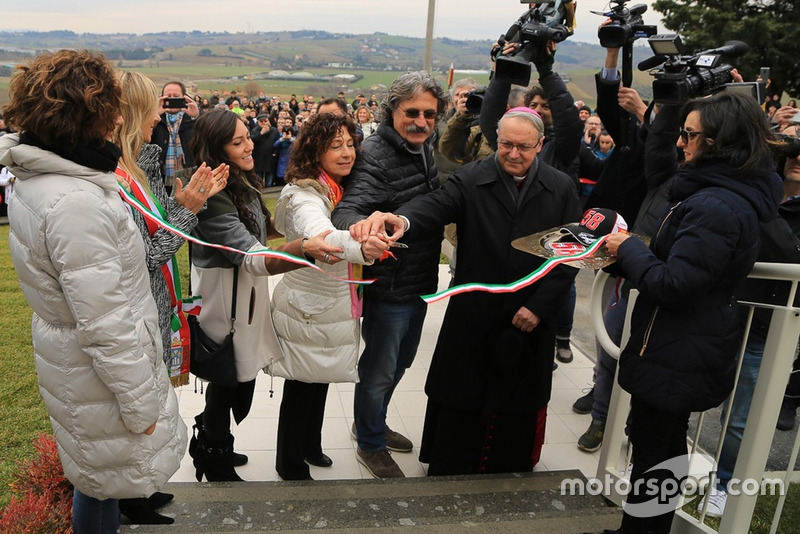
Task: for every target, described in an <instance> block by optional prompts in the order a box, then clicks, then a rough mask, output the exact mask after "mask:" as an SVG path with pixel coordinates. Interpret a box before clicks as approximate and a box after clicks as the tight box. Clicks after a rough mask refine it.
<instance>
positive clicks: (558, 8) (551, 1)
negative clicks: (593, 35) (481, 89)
mask: <svg viewBox="0 0 800 534" xmlns="http://www.w3.org/2000/svg"><path fill="white" fill-rule="evenodd" d="M531 3H533V4H535V5H534V7H532V8H531V9H529V10H528V11H527V12H525V14H524V15H522V16H521V17H520V18H519V20H517V21H516V22H515V23H514V24H512V25H511V27H510V28H509V29H508V31H507V32H506V34H505V35H501V36H500V39H499V40H498V43H499V44H500V46H503V45H505V44H506V43H518V44H519V45H521V46H519V47H518V48H517V51H516V53H515V54H514V55H513V56H506V57H498V58H497V64H496V66H495V76H496V77H497V79H498V80H502V81H506V82H509V83H513V84H516V85H528V83H529V82H530V81H531V61H532V60H533V59H534V58H535V57H537V56H539V55H543V54H546V53H547V43H548V42H549V41H554V42H556V43H559V42H561V41H563V40H564V39H566V38H567V37H569V36H570V35H572V32H571V31H570V30H569V28H568V27H567V25H566V24H565V22H567V14H566V13H565V11H564V8H563V4H562V0H538V1H535V2H531Z"/></svg>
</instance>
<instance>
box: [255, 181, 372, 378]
mask: <svg viewBox="0 0 800 534" xmlns="http://www.w3.org/2000/svg"><path fill="white" fill-rule="evenodd" d="M323 191H324V189H323V186H322V184H320V183H319V181H318V180H312V179H304V180H298V181H297V182H296V183H292V184H288V185H287V186H286V187H284V188H283V191H281V197H280V199H279V200H278V206H277V209H276V211H275V228H276V229H277V230H278V231H279V232H281V233H282V234H283V235H285V236H286V240H287V241H292V240H294V239H298V238H300V237H313V236H315V235H317V234H319V233H321V232H324V231H326V230H334V231H333V232H332V233H331V234H329V235H328V236H327V237H326V238H325V241H326V242H327V243H328V244H330V245H333V246H337V247H341V248H342V250H343V251H344V252H343V253H341V254H339V256H340V257H342V258H343V259H344V260H346V261H340V262H339V263H337V264H335V265H328V264H319V266H320V267H321V268H322V269H324V270H325V271H327V272H328V273H331V274H333V275H335V276H338V277H342V278H344V277H347V276H348V274H347V265H348V262H353V263H362V264H363V263H372V262H368V261H366V260H365V259H364V256H363V254H362V253H361V245H360V244H359V243H357V242H356V241H354V240H353V239H352V238H351V237H350V233H349V232H348V231H346V230H336V229H335V228H334V226H333V224H332V223H331V220H330V215H331V210H332V207H331V203H330V201H329V200H328V199H327V198H326V197H325V195H324V194H323ZM272 323H273V325H274V326H275V332H276V334H277V335H278V341H279V342H280V344H281V348H282V349H283V353H284V355H285V356H284V358H283V360H281V361H277V362H274V363H272V364H271V365H270V367H268V371H269V372H270V373H271V374H275V375H277V376H282V377H284V378H290V379H293V380H300V381H302V382H321V383H335V382H358V368H357V361H358V353H359V341H360V327H359V321H358V318H357V317H354V316H353V313H352V310H351V299H350V285H349V284H347V283H345V282H342V281H340V280H336V279H334V278H332V277H330V276H326V275H325V274H323V273H320V272H319V271H317V270H315V269H297V270H295V271H290V272H288V273H286V274H284V275H283V278H282V279H281V281H280V282H279V283H278V285H277V286H276V287H275V291H274V292H273V295H272Z"/></svg>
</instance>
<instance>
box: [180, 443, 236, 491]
mask: <svg viewBox="0 0 800 534" xmlns="http://www.w3.org/2000/svg"><path fill="white" fill-rule="evenodd" d="M192 460H193V462H192V463H193V464H194V468H195V477H196V478H197V481H198V482H200V481H202V480H203V475H205V477H206V480H208V481H209V482H244V480H243V479H242V478H240V477H239V475H237V474H236V470H235V469H234V468H233V436H231V435H228V437H227V438H226V439H224V440H222V441H219V442H212V441H210V440H206V439H198V440H197V443H196V445H195V449H194V454H192Z"/></svg>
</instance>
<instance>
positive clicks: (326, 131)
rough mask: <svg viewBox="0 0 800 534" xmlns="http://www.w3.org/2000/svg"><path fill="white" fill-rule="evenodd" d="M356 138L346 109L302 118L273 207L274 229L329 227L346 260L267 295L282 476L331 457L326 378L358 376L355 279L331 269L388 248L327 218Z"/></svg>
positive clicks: (305, 474) (343, 269)
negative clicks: (274, 345) (325, 439)
mask: <svg viewBox="0 0 800 534" xmlns="http://www.w3.org/2000/svg"><path fill="white" fill-rule="evenodd" d="M359 138H360V136H359V135H357V134H356V126H355V124H354V123H353V121H352V119H350V118H347V117H345V116H343V115H333V114H330V113H322V114H317V115H313V116H312V118H311V119H309V120H308V121H306V123H305V125H304V126H303V129H302V130H301V132H300V135H299V136H298V138H297V141H296V142H295V144H294V148H293V149H292V156H291V160H290V161H289V167H288V169H287V171H286V178H287V179H288V181H289V184H288V185H287V186H286V187H284V188H283V191H282V192H281V197H280V199H279V200H278V206H277V209H276V211H275V228H276V229H277V230H278V231H279V232H281V233H282V234H284V235H285V236H286V239H287V240H292V239H298V238H303V237H308V236H312V235H317V234H319V233H320V232H325V231H331V233H330V234H328V235H327V236H326V237H325V240H326V241H327V242H328V243H329V244H331V245H334V246H336V247H340V248H341V250H342V252H341V253H339V254H336V256H337V257H339V258H341V259H343V260H345V261H342V262H339V263H334V264H325V263H322V264H320V267H321V268H322V269H323V270H324V271H326V273H327V274H326V273H322V272H319V271H316V270H312V269H299V270H296V271H292V272H289V273H286V274H284V275H283V278H282V279H281V281H280V282H279V283H278V285H277V287H276V288H275V292H274V294H273V297H272V321H273V325H274V326H275V333H276V334H277V335H278V341H279V342H280V345H281V349H282V353H283V354H284V357H283V359H282V360H278V361H274V362H272V363H271V364H270V366H269V368H268V369H269V371H270V373H271V374H274V375H277V376H282V377H284V378H286V379H287V380H286V381H285V382H284V386H283V400H282V401H281V410H280V419H279V422H278V443H277V457H276V461H275V468H276V470H277V471H278V474H279V475H280V476H281V478H283V479H284V480H303V479H310V478H311V474H310V472H309V468H308V464H311V465H315V466H318V467H329V466H331V465H332V464H333V461H332V460H331V459H330V458H329V457H328V456H327V455H326V454H325V453H324V452H322V420H323V417H324V414H325V399H326V397H327V394H328V384H330V383H335V382H357V381H358V369H357V366H356V362H357V358H358V354H359V340H360V328H359V317H360V316H361V313H360V301H359V299H358V295H357V286H354V285H349V284H347V283H344V282H342V281H341V280H337V279H336V278H334V276H336V277H340V278H353V277H354V276H355V277H359V275H358V273H360V265H359V264H371V263H372V262H373V261H374V260H375V259H377V258H379V257H380V256H381V255H382V254H383V252H384V251H385V250H387V248H388V247H387V245H386V243H385V242H384V241H382V240H381V239H379V238H378V237H372V238H370V240H369V241H367V242H365V243H364V244H363V245H360V244H359V243H358V242H356V241H355V240H353V239H352V238H351V237H350V233H349V232H348V231H346V230H336V229H335V228H334V226H333V224H332V223H331V219H330V216H331V211H333V208H334V207H336V203H337V202H338V201H339V200H340V199H341V198H342V187H341V185H340V184H341V181H342V178H344V177H345V176H347V175H348V174H350V170H351V169H352V168H353V164H354V163H355V160H356V149H357V147H358V141H359ZM354 271H356V272H355V273H354Z"/></svg>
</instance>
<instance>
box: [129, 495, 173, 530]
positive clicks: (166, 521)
mask: <svg viewBox="0 0 800 534" xmlns="http://www.w3.org/2000/svg"><path fill="white" fill-rule="evenodd" d="M119 511H120V512H121V513H122V514H123V515H124V516H125V517H127V518H128V519H129V520H130V522H131V524H132V525H171V524H172V523H174V522H175V520H174V519H173V518H171V517H167V516H165V515H161V514H159V513H158V512H156V511H155V510H153V507H152V506H150V503H149V501H148V500H147V499H145V498H141V499H120V500H119Z"/></svg>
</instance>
